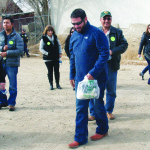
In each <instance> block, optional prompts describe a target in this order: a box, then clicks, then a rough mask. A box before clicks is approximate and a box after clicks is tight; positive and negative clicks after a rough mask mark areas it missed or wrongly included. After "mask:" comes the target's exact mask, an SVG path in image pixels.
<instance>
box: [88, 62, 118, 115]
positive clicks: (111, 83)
mask: <svg viewBox="0 0 150 150" xmlns="http://www.w3.org/2000/svg"><path fill="white" fill-rule="evenodd" d="M107 67H108V80H107V84H106V104H105V109H106V112H107V113H112V112H113V109H114V105H115V99H116V87H117V71H114V70H112V69H111V67H110V65H109V64H107ZM89 109H90V116H94V117H95V112H94V109H93V100H90V102H89Z"/></svg>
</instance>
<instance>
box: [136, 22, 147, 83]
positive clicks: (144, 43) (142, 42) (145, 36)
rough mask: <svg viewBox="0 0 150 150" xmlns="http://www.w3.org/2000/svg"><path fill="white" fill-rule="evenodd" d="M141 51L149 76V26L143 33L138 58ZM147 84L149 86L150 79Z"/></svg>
mask: <svg viewBox="0 0 150 150" xmlns="http://www.w3.org/2000/svg"><path fill="white" fill-rule="evenodd" d="M143 47H144V50H143V55H144V57H145V59H146V61H147V63H148V70H149V75H150V24H149V25H148V26H147V29H146V32H144V33H143V35H142V38H141V42H140V46H139V51H138V57H139V58H140V57H141V52H142V49H143ZM148 84H149V85H150V78H149V80H148Z"/></svg>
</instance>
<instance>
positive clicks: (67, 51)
mask: <svg viewBox="0 0 150 150" xmlns="http://www.w3.org/2000/svg"><path fill="white" fill-rule="evenodd" d="M70 38H71V35H68V36H67V38H66V41H65V48H64V49H65V52H66V54H67V57H68V58H69V59H70V51H69V44H70Z"/></svg>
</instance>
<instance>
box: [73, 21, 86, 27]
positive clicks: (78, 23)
mask: <svg viewBox="0 0 150 150" xmlns="http://www.w3.org/2000/svg"><path fill="white" fill-rule="evenodd" d="M82 22H83V20H81V21H80V22H77V23H72V22H71V23H72V25H74V26H75V25H80V24H81V23H82Z"/></svg>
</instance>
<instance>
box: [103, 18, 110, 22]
mask: <svg viewBox="0 0 150 150" xmlns="http://www.w3.org/2000/svg"><path fill="white" fill-rule="evenodd" d="M103 20H108V21H110V20H111V17H108V18H105V17H104V18H103Z"/></svg>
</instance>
